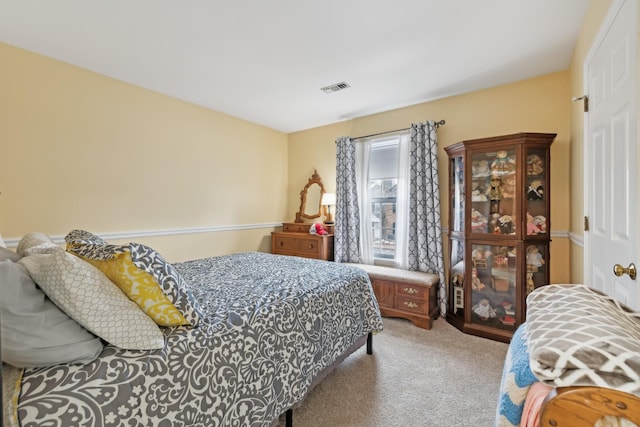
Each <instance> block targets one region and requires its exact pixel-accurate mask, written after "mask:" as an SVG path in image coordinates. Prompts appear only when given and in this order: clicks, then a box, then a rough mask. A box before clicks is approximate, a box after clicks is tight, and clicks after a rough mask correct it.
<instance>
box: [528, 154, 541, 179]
mask: <svg viewBox="0 0 640 427" xmlns="http://www.w3.org/2000/svg"><path fill="white" fill-rule="evenodd" d="M542 172H544V166H543V164H542V159H541V158H540V156H538V155H537V154H530V155H528V156H527V175H541V174H542Z"/></svg>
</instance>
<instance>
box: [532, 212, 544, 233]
mask: <svg viewBox="0 0 640 427" xmlns="http://www.w3.org/2000/svg"><path fill="white" fill-rule="evenodd" d="M533 224H534V225H535V226H536V228H537V229H538V230H540V233H546V232H547V218H545V217H544V215H536V216H535V217H534V218H533Z"/></svg>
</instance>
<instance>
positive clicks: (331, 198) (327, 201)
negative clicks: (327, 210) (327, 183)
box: [320, 193, 336, 206]
mask: <svg viewBox="0 0 640 427" xmlns="http://www.w3.org/2000/svg"><path fill="white" fill-rule="evenodd" d="M320 203H321V204H322V205H323V206H335V204H336V193H324V194H323V195H322V201H321V202H320Z"/></svg>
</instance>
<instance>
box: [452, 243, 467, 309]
mask: <svg viewBox="0 0 640 427" xmlns="http://www.w3.org/2000/svg"><path fill="white" fill-rule="evenodd" d="M450 245H451V247H450V254H449V255H450V258H449V260H450V265H451V267H450V273H449V292H450V293H451V295H452V298H451V299H450V302H451V303H450V307H449V308H450V310H451V312H452V313H453V314H455V315H457V316H460V317H461V318H462V317H463V316H464V279H465V263H464V240H458V239H451V240H450Z"/></svg>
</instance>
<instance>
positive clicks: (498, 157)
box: [470, 148, 517, 235]
mask: <svg viewBox="0 0 640 427" xmlns="http://www.w3.org/2000/svg"><path fill="white" fill-rule="evenodd" d="M471 161H472V164H471V173H472V176H471V205H472V206H471V213H470V215H471V232H472V233H477V234H502V235H514V234H516V227H517V225H516V224H517V221H516V217H515V214H516V167H517V165H516V150H515V148H510V149H505V150H498V151H492V152H473V153H472V155H471Z"/></svg>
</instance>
